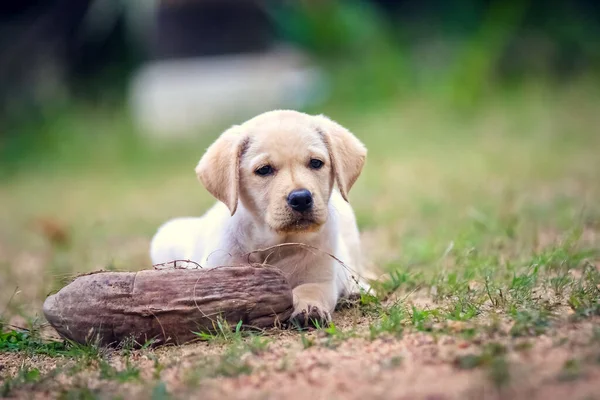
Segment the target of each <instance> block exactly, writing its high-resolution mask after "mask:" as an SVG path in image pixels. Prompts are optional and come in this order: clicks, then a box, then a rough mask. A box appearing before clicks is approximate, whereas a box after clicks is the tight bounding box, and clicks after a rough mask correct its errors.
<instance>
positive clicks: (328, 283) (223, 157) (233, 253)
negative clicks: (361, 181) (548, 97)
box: [150, 110, 368, 325]
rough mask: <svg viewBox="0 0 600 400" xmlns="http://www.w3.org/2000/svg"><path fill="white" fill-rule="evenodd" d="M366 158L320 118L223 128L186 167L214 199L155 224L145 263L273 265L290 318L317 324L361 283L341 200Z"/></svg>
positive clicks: (348, 136) (262, 118) (276, 116)
mask: <svg viewBox="0 0 600 400" xmlns="http://www.w3.org/2000/svg"><path fill="white" fill-rule="evenodd" d="M366 155H367V150H366V148H365V146H364V145H363V144H362V143H361V142H360V141H359V140H358V139H357V138H356V137H355V136H354V135H353V134H352V133H350V132H349V131H348V130H347V129H345V128H343V127H342V126H340V125H339V124H337V123H336V122H334V121H332V120H330V119H328V118H327V117H325V116H322V115H319V116H312V115H307V114H304V113H300V112H296V111H288V110H277V111H270V112H267V113H264V114H261V115H259V116H257V117H255V118H253V119H251V120H249V121H247V122H245V123H243V124H241V125H239V126H233V127H231V128H230V129H228V130H227V131H225V132H224V133H223V134H222V135H221V136H220V137H219V138H218V139H217V140H216V141H215V142H214V143H213V144H212V145H211V146H210V147H209V148H208V150H207V151H206V153H205V154H204V156H203V157H202V159H201V160H200V162H199V164H198V166H197V167H196V174H197V176H198V179H199V180H200V181H201V182H202V184H203V185H204V187H205V188H206V189H207V190H208V191H209V192H210V193H211V194H212V195H213V196H214V197H215V198H217V199H218V200H219V202H218V203H217V204H215V205H214V206H213V207H212V208H211V209H210V210H209V211H208V212H207V213H206V214H204V216H202V217H200V218H177V219H173V220H171V221H169V222H167V223H166V224H164V225H163V226H162V227H160V228H159V230H158V232H157V233H156V235H155V236H154V238H153V240H152V243H151V251H150V252H151V258H152V262H153V263H154V264H159V263H168V262H171V261H173V260H190V262H193V263H197V264H200V265H201V266H202V267H203V268H210V267H216V266H223V265H236V264H244V263H247V262H248V261H249V260H251V261H253V262H260V263H264V264H267V265H270V266H275V267H277V268H279V269H280V270H281V271H282V272H283V273H284V274H285V275H286V277H287V279H288V280H289V282H290V284H291V286H292V288H293V297H294V312H293V315H292V317H293V318H294V320H295V321H297V322H299V323H300V324H302V325H306V324H310V323H313V324H314V322H315V321H318V322H319V323H327V322H329V321H330V318H331V317H330V315H331V312H332V311H333V310H334V308H335V306H336V303H337V301H338V299H339V298H340V297H341V296H348V295H351V294H355V293H357V292H358V291H359V287H360V286H362V287H363V288H367V287H368V286H367V284H366V281H364V280H363V276H364V274H365V271H363V270H362V261H361V251H360V240H359V234H358V229H357V226H356V220H355V217H354V213H353V211H352V208H351V207H350V205H349V204H348V192H349V191H350V189H351V188H352V185H353V184H354V182H356V179H357V178H358V176H359V175H360V173H361V170H362V168H363V165H364V163H365V159H366ZM335 185H337V189H336V188H335ZM180 264H181V263H180Z"/></svg>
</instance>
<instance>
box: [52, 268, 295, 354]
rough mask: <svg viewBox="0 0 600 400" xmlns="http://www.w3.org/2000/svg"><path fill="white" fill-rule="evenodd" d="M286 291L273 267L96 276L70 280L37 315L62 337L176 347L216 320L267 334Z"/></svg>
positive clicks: (281, 312) (284, 313) (281, 311)
mask: <svg viewBox="0 0 600 400" xmlns="http://www.w3.org/2000/svg"><path fill="white" fill-rule="evenodd" d="M292 303H293V300H292V289H291V287H290V285H289V284H288V282H287V281H286V279H285V277H284V276H283V275H282V274H281V273H280V272H279V271H277V270H275V269H273V268H266V267H258V266H242V267H220V268H214V269H205V270H202V269H193V270H186V269H168V270H147V271H139V272H99V273H94V274H90V275H83V276H80V277H78V278H76V279H75V280H74V281H73V282H71V283H70V284H69V285H67V286H65V287H64V288H62V289H61V290H60V291H59V292H58V293H56V294H54V295H52V296H49V297H48V298H47V299H46V301H45V302H44V315H45V316H46V319H47V320H48V322H50V324H51V325H52V326H53V327H54V328H55V329H56V330H57V331H58V332H59V333H60V334H61V335H62V336H63V337H65V338H67V339H70V340H73V341H75V342H78V343H90V342H95V341H98V342H99V343H100V344H102V345H114V344H118V343H120V342H122V341H123V340H125V339H128V338H133V339H135V341H137V342H138V343H141V344H143V343H145V342H146V341H148V340H151V339H154V343H155V344H166V343H175V344H182V343H185V342H188V341H191V340H193V339H195V338H197V336H196V335H195V334H194V332H210V331H214V329H215V327H216V324H215V323H216V321H217V318H218V317H219V316H220V317H221V318H222V319H223V320H225V321H227V322H228V323H229V324H230V325H232V326H235V325H236V324H237V323H238V322H239V321H242V322H243V324H244V325H249V326H254V327H258V328H266V327H271V326H274V325H276V324H277V323H278V322H283V321H285V320H287V319H288V318H289V316H290V314H291V313H292V308H293V304H292Z"/></svg>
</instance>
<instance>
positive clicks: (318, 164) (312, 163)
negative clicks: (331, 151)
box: [310, 158, 323, 169]
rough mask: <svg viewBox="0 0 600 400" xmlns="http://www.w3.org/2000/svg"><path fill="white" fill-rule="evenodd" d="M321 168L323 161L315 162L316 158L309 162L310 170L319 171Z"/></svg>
mask: <svg viewBox="0 0 600 400" xmlns="http://www.w3.org/2000/svg"><path fill="white" fill-rule="evenodd" d="M322 166H323V161H321V160H317V159H316V158H313V159H312V160H310V167H311V168H312V169H319V168H321V167H322Z"/></svg>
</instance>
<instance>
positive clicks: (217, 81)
mask: <svg viewBox="0 0 600 400" xmlns="http://www.w3.org/2000/svg"><path fill="white" fill-rule="evenodd" d="M326 94H327V90H326V87H325V82H324V78H323V75H322V73H321V72H320V71H319V70H318V69H316V68H315V67H312V66H310V65H309V64H308V63H307V61H306V59H305V57H304V56H303V54H302V53H300V52H298V51H296V50H293V49H289V48H275V49H273V50H271V51H269V52H266V53H260V54H243V55H224V56H211V57H202V58H194V59H182V60H167V61H156V62H153V63H150V64H147V65H146V66H144V67H143V68H142V69H141V70H140V71H138V73H137V74H136V75H135V76H134V78H133V81H132V85H131V92H130V105H131V108H132V111H133V116H134V119H135V121H136V122H137V123H138V125H139V126H140V128H141V129H142V130H143V131H144V132H146V133H149V134H153V135H159V136H183V135H191V134H194V133H196V132H194V130H195V129H197V128H200V127H203V126H204V127H206V126H210V125H213V126H214V125H217V124H218V123H222V122H224V121H231V120H232V119H240V120H243V119H245V118H249V117H251V116H254V115H256V114H259V113H262V112H264V111H268V110H271V109H277V108H292V109H298V108H303V107H305V106H307V105H311V104H315V103H318V102H319V101H321V100H322V99H323V98H324V97H325V96H326Z"/></svg>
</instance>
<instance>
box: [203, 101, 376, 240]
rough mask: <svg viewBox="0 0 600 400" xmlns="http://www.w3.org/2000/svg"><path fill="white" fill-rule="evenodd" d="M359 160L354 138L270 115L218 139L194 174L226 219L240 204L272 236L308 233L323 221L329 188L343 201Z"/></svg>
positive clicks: (317, 119) (362, 153)
mask: <svg viewBox="0 0 600 400" xmlns="http://www.w3.org/2000/svg"><path fill="white" fill-rule="evenodd" d="M365 157H366V149H365V147H364V146H363V144H362V143H361V142H360V141H359V140H358V139H356V137H354V135H352V134H351V133H350V132H349V131H347V130H346V129H344V128H343V127H341V126H340V125H338V124H337V123H335V122H333V121H331V120H329V119H327V118H325V117H323V116H310V115H307V114H303V113H299V112H295V111H272V112H268V113H265V114H261V115H259V116H258V117H255V118H253V119H251V120H250V121H248V122H246V123H244V124H242V125H240V126H234V127H232V128H231V129H229V130H228V131H226V132H225V133H223V134H222V135H221V137H220V138H219V139H217V141H216V142H215V143H214V144H213V145H212V146H211V147H209V149H208V150H207V152H206V153H205V155H204V156H203V157H202V159H201V160H200V163H199V164H198V166H197V167H196V173H197V175H198V177H199V179H200V180H201V181H202V183H203V184H204V186H205V187H206V188H207V190H208V191H209V192H211V193H212V194H213V196H215V197H216V198H217V199H219V200H221V201H222V202H224V203H225V204H226V205H227V206H228V207H229V209H230V211H231V213H232V214H234V213H235V211H236V209H237V203H238V199H239V201H241V202H242V204H243V205H244V207H245V208H246V209H247V210H249V211H250V212H251V213H252V214H253V215H254V216H255V217H256V218H257V219H258V220H259V221H260V222H264V223H265V224H267V225H268V226H269V227H270V228H271V229H273V230H274V231H276V232H278V233H281V234H285V233H292V232H309V231H314V230H317V229H318V228H319V227H320V226H322V225H323V224H324V223H325V222H326V221H327V216H328V212H327V210H328V208H327V205H328V202H329V197H330V196H331V191H332V189H333V185H334V182H337V184H338V187H339V189H340V192H341V194H342V196H343V197H344V198H345V199H347V193H348V191H349V190H350V188H351V187H352V185H353V184H354V182H355V181H356V179H357V178H358V175H359V174H360V172H361V170H362V167H363V165H364V161H365Z"/></svg>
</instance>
